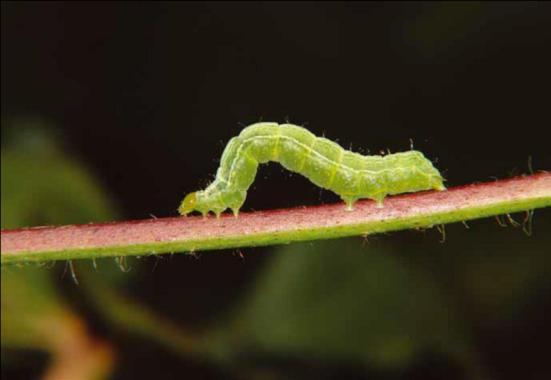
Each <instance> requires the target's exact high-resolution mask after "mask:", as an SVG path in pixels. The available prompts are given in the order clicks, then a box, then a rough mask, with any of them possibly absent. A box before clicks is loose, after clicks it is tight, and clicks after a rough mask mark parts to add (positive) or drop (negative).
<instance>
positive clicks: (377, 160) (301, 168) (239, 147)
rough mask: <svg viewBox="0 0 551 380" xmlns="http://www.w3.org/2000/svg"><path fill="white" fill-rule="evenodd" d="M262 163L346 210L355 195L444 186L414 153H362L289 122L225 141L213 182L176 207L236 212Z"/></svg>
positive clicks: (267, 125)
mask: <svg viewBox="0 0 551 380" xmlns="http://www.w3.org/2000/svg"><path fill="white" fill-rule="evenodd" d="M268 161H275V162H279V163H280V164H281V165H283V167H285V168H286V169H288V170H290V171H292V172H296V173H299V174H302V175H303V176H305V177H306V178H308V179H309V180H310V181H312V182H313V183H314V184H316V185H317V186H319V187H322V188H324V189H328V190H331V191H333V192H335V193H336V194H338V195H339V196H340V197H341V199H342V200H343V201H344V202H345V203H346V205H347V208H348V209H351V208H352V205H353V204H354V202H356V201H357V200H358V199H361V198H371V199H373V200H375V201H376V202H378V203H379V204H382V201H383V199H384V197H385V196H386V195H388V194H399V193H407V192H414V191H421V190H429V189H436V190H445V187H444V184H443V178H442V176H441V175H440V172H439V171H438V170H437V169H436V168H435V167H434V166H433V165H432V163H431V162H430V161H429V160H428V159H426V158H425V156H423V154H422V153H421V152H419V151H415V150H410V151H407V152H402V153H395V154H389V155H387V156H377V155H375V156H363V155H361V154H358V153H354V152H351V151H347V150H345V149H344V148H342V147H341V146H340V145H339V144H337V143H335V142H333V141H330V140H328V139H326V138H323V137H317V136H315V135H314V134H312V133H311V132H310V131H308V130H307V129H305V128H302V127H299V126H296V125H293V124H277V123H257V124H253V125H250V126H248V127H246V128H245V129H243V131H241V133H240V134H239V136H236V137H234V138H232V139H231V140H230V141H229V143H228V145H227V146H226V148H225V149H224V152H223V153H222V158H221V159H220V167H219V168H218V171H217V173H216V178H215V179H214V181H213V182H212V183H211V184H210V185H209V186H208V187H207V188H206V189H205V190H201V191H197V192H194V193H190V194H188V195H187V196H186V197H185V198H184V200H183V202H182V204H181V205H180V208H179V209H178V211H179V212H180V214H182V215H187V214H189V213H190V212H192V211H194V210H196V211H199V212H200V213H202V214H203V215H206V214H207V213H208V212H209V211H213V212H214V213H215V214H216V215H217V216H219V215H220V213H222V212H223V211H224V210H226V209H227V208H230V209H231V210H232V211H233V213H234V215H236V216H237V214H238V212H239V209H240V208H241V206H242V205H243V203H244V202H245V198H246V196H247V190H248V188H249V186H250V185H251V184H252V182H253V181H254V178H255V176H256V171H257V168H258V165H259V164H262V163H265V162H268Z"/></svg>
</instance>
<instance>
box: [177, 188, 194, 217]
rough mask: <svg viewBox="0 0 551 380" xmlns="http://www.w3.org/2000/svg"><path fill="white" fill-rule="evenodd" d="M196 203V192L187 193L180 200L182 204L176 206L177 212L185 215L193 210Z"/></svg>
mask: <svg viewBox="0 0 551 380" xmlns="http://www.w3.org/2000/svg"><path fill="white" fill-rule="evenodd" d="M196 205H197V192H193V193H189V194H188V195H186V197H185V198H184V200H183V201H182V204H181V205H180V207H179V208H178V212H179V213H180V214H181V215H187V214H189V213H190V212H192V211H193V210H195V206H196Z"/></svg>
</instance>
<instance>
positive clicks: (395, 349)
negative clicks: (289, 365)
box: [216, 240, 470, 368]
mask: <svg viewBox="0 0 551 380" xmlns="http://www.w3.org/2000/svg"><path fill="white" fill-rule="evenodd" d="M222 328H223V329H224V332H222V334H223V337H222V338H220V339H221V341H224V342H227V344H228V346H226V347H224V345H222V346H221V347H217V348H216V349H219V350H225V349H227V350H228V351H227V352H226V353H227V354H229V353H230V352H231V351H235V350H239V349H243V350H246V349H247V348H249V349H250V348H252V349H253V350H260V351H261V352H267V353H272V354H287V355H289V354H290V355H296V356H300V357H312V358H318V359H323V358H331V359H332V360H346V361H350V360H355V361H357V362H360V363H364V364H367V363H371V364H373V365H375V366H380V367H388V366H392V367H394V368H397V367H398V368H399V367H404V366H406V365H408V364H409V363H411V361H412V360H413V359H414V358H415V356H416V355H418V354H421V353H423V352H425V351H428V350H435V351H437V352H446V353H454V354H457V355H458V356H463V355H465V357H467V356H469V355H470V354H469V350H470V344H469V337H468V333H467V332H466V329H465V327H464V326H463V325H462V323H461V320H460V318H458V315H457V313H456V312H455V309H454V304H453V301H451V300H449V299H448V298H447V297H446V296H445V294H442V292H441V291H440V287H439V286H438V284H437V283H435V282H434V281H433V279H432V278H431V276H430V275H429V273H428V272H427V273H424V272H423V271H421V270H418V268H414V267H412V266H411V262H408V261H407V260H404V259H402V258H400V257H399V256H398V255H396V253H395V252H394V251H393V250H392V249H391V248H390V247H388V246H385V245H381V244H376V243H370V244H369V245H368V247H364V246H362V242H361V241H358V240H338V241H326V242H322V243H316V244H295V245H291V246H287V247H284V248H281V249H280V250H278V252H277V253H276V254H275V255H274V257H273V261H272V262H271V263H270V265H269V266H268V267H267V268H266V270H265V271H264V272H262V273H260V274H259V277H258V282H257V283H256V284H255V286H254V292H253V294H252V295H251V296H250V297H249V298H248V299H247V300H246V301H245V303H244V306H243V307H242V309H240V310H239V312H238V313H237V314H236V315H235V317H234V318H233V322H232V324H231V327H230V328H229V329H228V328H227V327H222ZM230 331H231V332H230ZM224 334H229V335H224ZM223 354H224V353H222V355H223ZM460 360H463V358H461V359H460Z"/></svg>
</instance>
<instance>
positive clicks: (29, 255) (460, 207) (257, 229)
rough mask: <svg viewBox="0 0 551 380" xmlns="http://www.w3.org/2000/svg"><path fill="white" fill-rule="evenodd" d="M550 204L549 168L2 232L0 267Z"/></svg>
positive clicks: (431, 221) (424, 224)
mask: <svg viewBox="0 0 551 380" xmlns="http://www.w3.org/2000/svg"><path fill="white" fill-rule="evenodd" d="M548 206H551V173H547V172H544V173H539V174H535V175H530V176H525V177H516V178H511V179H506V180H500V181H495V182H488V183H481V184H473V185H468V186H462V187H456V188H452V189H449V190H447V191H442V192H419V193H412V194H406V195H400V196H394V197H389V198H386V199H385V203H384V206H383V207H382V208H378V207H377V206H376V204H375V203H374V202H372V201H360V202H358V203H356V204H355V205H354V210H352V211H347V210H346V209H345V206H344V204H341V203H339V204H333V205H323V206H317V207H306V208H295V209H287V210H275V211H259V212H251V213H242V214H240V215H239V217H238V218H234V217H233V216H231V215H224V216H222V217H221V218H219V219H217V218H214V217H208V218H202V217H200V216H195V217H175V218H163V219H150V220H138V221H127V222H115V223H107V224H86V225H69V226H58V227H38V228H26V229H17V230H6V231H2V233H1V240H2V255H1V257H2V261H1V262H2V264H8V263H25V262H32V261H48V260H72V259H82V258H97V257H106V256H129V255H148V254H161V253H172V252H191V253H193V252H195V251H199V250H201V251H203V250H213V249H223V248H239V247H253V246H262V245H272V244H284V243H290V242H294V241H306V240H317V239H331V238H338V237H344V236H354V235H367V234H373V233H379V232H388V231H396V230H403V229H408V228H429V227H433V226H435V225H440V224H445V223H453V222H461V221H466V220H471V219H478V218H484V217H488V216H494V215H500V214H508V213H513V212H519V211H526V210H533V209H536V208H542V207H548Z"/></svg>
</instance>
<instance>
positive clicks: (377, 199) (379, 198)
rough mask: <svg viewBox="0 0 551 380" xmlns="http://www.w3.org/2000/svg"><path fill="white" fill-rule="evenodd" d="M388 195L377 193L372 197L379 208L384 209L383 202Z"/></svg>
mask: <svg viewBox="0 0 551 380" xmlns="http://www.w3.org/2000/svg"><path fill="white" fill-rule="evenodd" d="M385 197H386V194H384V193H377V194H375V195H373V197H371V199H373V200H374V201H375V203H377V206H376V207H377V208H383V200H384V199H385Z"/></svg>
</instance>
